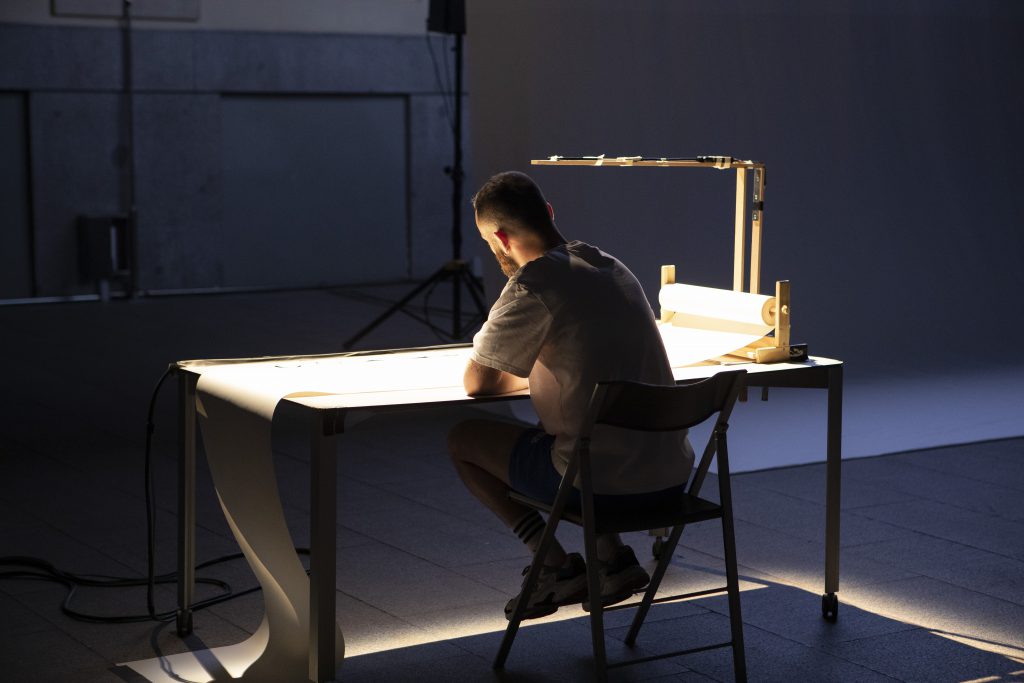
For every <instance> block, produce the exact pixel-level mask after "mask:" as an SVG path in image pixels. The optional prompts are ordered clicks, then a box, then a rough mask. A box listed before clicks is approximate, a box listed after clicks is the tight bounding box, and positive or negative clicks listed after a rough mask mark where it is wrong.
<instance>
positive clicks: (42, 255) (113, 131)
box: [30, 93, 123, 295]
mask: <svg viewBox="0 0 1024 683" xmlns="http://www.w3.org/2000/svg"><path fill="white" fill-rule="evenodd" d="M30 116H31V124H30V125H31V145H32V153H31V154H32V161H31V163H32V185H33V190H34V191H33V197H32V199H33V213H34V217H35V242H36V277H37V281H38V285H39V294H41V295H60V294H68V293H73V292H85V291H92V288H91V287H89V286H88V285H86V286H83V285H81V284H79V283H78V247H77V236H76V227H75V226H76V220H77V217H78V215H79V214H98V215H110V214H116V213H119V210H120V207H121V188H122V176H121V173H122V170H123V164H122V163H121V161H122V159H123V156H122V154H123V150H122V149H121V148H120V147H119V145H120V139H119V137H118V121H119V117H120V116H121V107H120V102H119V97H118V96H117V95H113V94H103V93H33V94H32V96H31V100H30Z"/></svg>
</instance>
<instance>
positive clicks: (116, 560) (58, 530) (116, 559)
mask: <svg viewBox="0 0 1024 683" xmlns="http://www.w3.org/2000/svg"><path fill="white" fill-rule="evenodd" d="M42 523H43V525H45V526H46V527H48V528H49V529H50V530H51V531H54V532H56V533H58V534H60V535H61V536H64V537H65V538H67V539H68V540H70V541H74V542H76V543H80V544H81V545H83V546H85V547H87V548H89V549H90V550H92V551H93V552H95V553H97V554H99V555H101V556H102V557H103V558H104V559H107V560H111V561H113V562H114V563H116V564H118V565H120V566H122V567H124V568H125V570H126V571H131V570H132V568H131V567H130V566H128V565H127V564H125V563H124V561H123V560H122V559H121V558H119V557H114V556H113V555H110V554H108V553H107V552H105V551H104V550H102V549H101V548H98V547H95V546H94V545H92V544H89V543H86V542H84V541H82V539H80V538H77V537H75V536H72V535H71V534H69V533H67V532H66V531H64V530H63V529H61V528H60V527H58V526H55V525H53V524H52V523H50V522H49V520H46V519H42ZM22 557H28V556H22ZM34 559H40V560H43V561H44V562H49V560H47V559H45V558H34ZM51 564H52V563H51ZM56 568H57V569H60V567H56ZM61 571H66V570H61ZM72 573H75V574H83V573H85V574H88V573H89V572H72ZM124 578H142V577H140V576H132V577H124Z"/></svg>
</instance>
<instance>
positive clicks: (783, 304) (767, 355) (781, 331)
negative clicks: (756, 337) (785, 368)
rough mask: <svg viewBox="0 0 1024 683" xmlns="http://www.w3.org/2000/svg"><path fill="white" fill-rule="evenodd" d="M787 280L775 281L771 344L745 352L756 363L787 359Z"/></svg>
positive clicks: (788, 332) (788, 312)
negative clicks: (773, 327) (773, 326)
mask: <svg viewBox="0 0 1024 683" xmlns="http://www.w3.org/2000/svg"><path fill="white" fill-rule="evenodd" d="M789 316H790V305H789V280H780V281H778V282H776V283H775V332H774V336H773V337H771V341H772V345H771V346H767V347H764V348H759V349H753V350H752V351H751V352H749V353H748V354H747V356H748V357H749V358H753V360H754V361H755V362H757V363H781V362H783V361H788V360H789V334H790V323H789Z"/></svg>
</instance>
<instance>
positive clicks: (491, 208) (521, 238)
mask: <svg viewBox="0 0 1024 683" xmlns="http://www.w3.org/2000/svg"><path fill="white" fill-rule="evenodd" d="M473 209H474V210H475V211H476V225H477V228H478V229H479V230H480V236H481V237H483V238H484V240H485V241H486V242H487V244H488V245H489V246H490V247H491V251H493V252H494V256H495V258H496V259H498V265H500V266H501V270H502V271H503V272H504V273H505V275H508V276H509V277H511V276H512V275H513V274H514V273H515V272H516V270H518V269H519V267H520V266H522V265H523V263H524V262H526V261H528V260H530V259H531V258H535V257H536V256H539V255H540V254H542V253H543V252H544V251H546V250H547V249H549V248H551V247H552V246H554V245H555V244H560V243H562V242H564V241H565V240H564V238H562V236H561V235H560V234H559V232H558V230H557V229H556V228H555V222H554V212H553V210H552V209H551V205H550V204H549V203H548V201H547V200H546V199H545V198H544V194H543V193H542V192H541V191H540V188H539V187H537V184H536V183H535V182H533V180H532V179H531V178H530V177H529V176H528V175H526V174H525V173H519V172H518V171H506V172H505V173H499V174H497V175H495V176H492V177H491V178H490V179H489V180H488V181H487V182H486V183H484V185H483V187H481V188H480V190H479V191H478V192H477V193H476V195H474V196H473Z"/></svg>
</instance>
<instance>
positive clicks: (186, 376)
mask: <svg viewBox="0 0 1024 683" xmlns="http://www.w3.org/2000/svg"><path fill="white" fill-rule="evenodd" d="M198 381H199V376H198V375H195V374H193V373H191V372H183V371H180V370H179V371H178V612H177V618H176V626H177V631H178V636H180V637H184V636H187V635H189V634H191V633H192V603H193V602H194V597H195V581H196V384H197V383H198Z"/></svg>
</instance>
